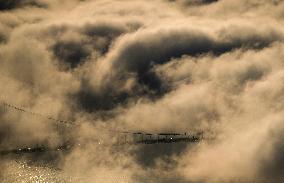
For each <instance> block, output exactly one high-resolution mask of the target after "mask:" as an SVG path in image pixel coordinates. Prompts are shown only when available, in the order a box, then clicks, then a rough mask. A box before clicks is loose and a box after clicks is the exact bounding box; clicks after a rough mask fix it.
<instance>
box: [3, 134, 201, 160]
mask: <svg viewBox="0 0 284 183" xmlns="http://www.w3.org/2000/svg"><path fill="white" fill-rule="evenodd" d="M201 140H203V132H197V133H194V134H193V133H184V134H178V133H159V134H149V133H129V132H125V133H121V134H119V136H118V137H117V138H116V140H115V142H114V143H113V144H112V145H116V146H117V145H138V144H161V143H179V142H184V143H197V142H200V141H201ZM95 143H98V144H99V145H104V143H102V142H100V141H97V142H95ZM76 146H80V144H76V143H70V142H66V143H64V144H63V145H60V146H57V147H53V148H51V147H47V146H44V145H37V146H34V147H24V148H16V149H6V150H0V156H5V155H9V154H27V153H43V152H56V151H69V150H71V149H72V148H74V147H76Z"/></svg>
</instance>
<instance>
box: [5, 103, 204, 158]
mask: <svg viewBox="0 0 284 183" xmlns="http://www.w3.org/2000/svg"><path fill="white" fill-rule="evenodd" d="M0 109H1V110H0V114H1V113H8V112H11V113H20V114H22V115H29V116H34V117H37V118H42V119H45V120H48V121H51V122H53V123H54V124H55V125H58V124H61V126H58V128H62V127H66V126H68V127H74V128H75V127H78V126H79V124H77V123H75V121H68V120H61V119H56V118H54V117H51V116H47V115H43V114H41V113H37V112H33V111H30V110H27V109H25V108H22V107H19V106H16V105H14V104H11V103H8V102H6V101H0ZM0 122H1V121H0ZM62 125H64V126H62ZM108 131H109V132H111V133H113V134H114V135H115V141H114V142H113V145H137V144H161V143H164V144H166V143H179V142H184V143H197V142H200V141H201V140H203V139H204V132H203V131H195V132H185V133H147V132H129V131H119V130H111V129H108ZM97 142H98V143H101V145H103V143H102V142H100V141H99V140H98V141H97ZM78 145H79V144H76V143H74V142H72V143H71V142H68V141H66V142H63V143H62V145H59V146H56V147H52V148H51V147H48V146H45V145H35V146H30V147H20V148H13V149H0V155H2V156H3V155H8V154H25V153H37V152H49V151H68V150H70V149H72V148H74V147H75V146H78Z"/></svg>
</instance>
